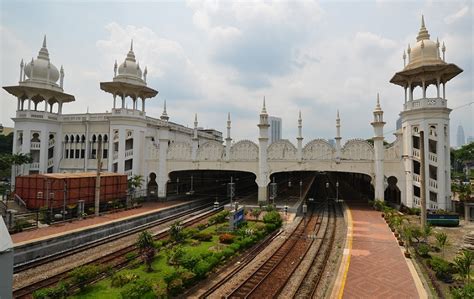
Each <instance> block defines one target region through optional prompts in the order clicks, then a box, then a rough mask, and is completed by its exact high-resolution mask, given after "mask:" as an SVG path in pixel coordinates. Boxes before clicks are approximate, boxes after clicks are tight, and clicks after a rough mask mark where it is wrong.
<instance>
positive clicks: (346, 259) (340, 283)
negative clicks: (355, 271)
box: [331, 203, 353, 299]
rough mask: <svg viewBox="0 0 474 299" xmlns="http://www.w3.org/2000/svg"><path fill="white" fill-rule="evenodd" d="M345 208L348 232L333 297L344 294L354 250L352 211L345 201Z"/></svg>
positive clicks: (339, 296) (340, 296)
mask: <svg viewBox="0 0 474 299" xmlns="http://www.w3.org/2000/svg"><path fill="white" fill-rule="evenodd" d="M344 210H345V214H346V218H347V234H346V242H345V244H344V251H343V253H342V259H341V265H340V266H339V270H338V274H337V278H336V282H335V283H334V287H333V289H332V293H331V298H339V299H340V298H342V296H343V295H344V287H345V284H346V279H347V273H348V272H349V265H350V262H351V252H352V237H353V236H352V233H353V222H352V212H351V210H350V209H349V207H348V206H347V205H346V203H344Z"/></svg>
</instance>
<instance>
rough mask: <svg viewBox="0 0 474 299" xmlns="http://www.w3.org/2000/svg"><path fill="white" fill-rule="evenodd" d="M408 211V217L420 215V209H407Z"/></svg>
mask: <svg viewBox="0 0 474 299" xmlns="http://www.w3.org/2000/svg"><path fill="white" fill-rule="evenodd" d="M408 209H409V214H410V215H418V216H419V215H420V214H421V209H420V208H408Z"/></svg>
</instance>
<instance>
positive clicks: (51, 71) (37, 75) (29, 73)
mask: <svg viewBox="0 0 474 299" xmlns="http://www.w3.org/2000/svg"><path fill="white" fill-rule="evenodd" d="M25 75H26V77H28V79H29V80H32V81H41V82H46V83H53V84H56V82H57V81H58V80H59V71H58V69H57V68H56V67H55V66H54V65H53V64H52V63H51V62H50V60H49V53H48V49H47V48H46V37H45V39H44V41H43V47H42V48H41V49H40V51H39V53H38V58H36V59H32V60H31V61H30V62H29V63H28V64H27V65H26V66H25Z"/></svg>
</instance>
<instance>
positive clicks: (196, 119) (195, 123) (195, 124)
mask: <svg viewBox="0 0 474 299" xmlns="http://www.w3.org/2000/svg"><path fill="white" fill-rule="evenodd" d="M197 125H198V115H197V113H194V127H195V128H197Z"/></svg>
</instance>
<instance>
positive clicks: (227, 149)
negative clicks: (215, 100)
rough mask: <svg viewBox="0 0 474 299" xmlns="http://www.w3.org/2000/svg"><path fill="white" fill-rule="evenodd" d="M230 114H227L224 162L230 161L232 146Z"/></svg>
mask: <svg viewBox="0 0 474 299" xmlns="http://www.w3.org/2000/svg"><path fill="white" fill-rule="evenodd" d="M230 128H231V122H230V113H228V114H227V138H226V139H225V160H226V161H229V160H230V147H231V145H232V138H230Z"/></svg>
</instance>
